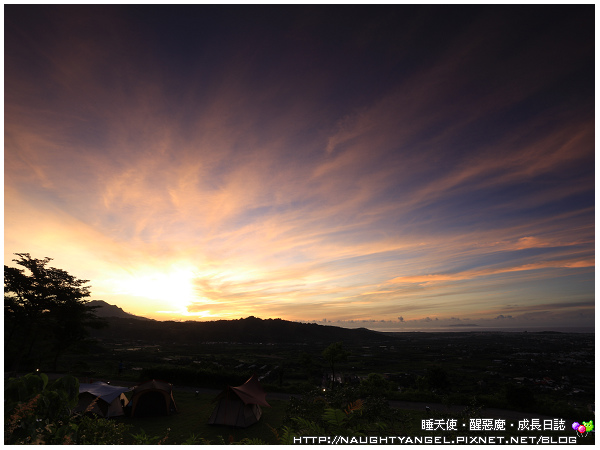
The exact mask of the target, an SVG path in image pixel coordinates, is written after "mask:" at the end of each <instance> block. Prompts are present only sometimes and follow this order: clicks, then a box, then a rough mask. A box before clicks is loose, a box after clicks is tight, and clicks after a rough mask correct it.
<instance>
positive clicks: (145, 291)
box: [111, 265, 198, 315]
mask: <svg viewBox="0 0 600 450" xmlns="http://www.w3.org/2000/svg"><path fill="white" fill-rule="evenodd" d="M196 277H197V274H196V272H195V270H194V269H193V268H192V267H190V266H183V265H172V266H171V267H170V268H169V269H168V270H160V269H157V268H148V269H141V270H137V271H135V272H132V273H129V274H127V275H126V276H124V277H121V278H119V279H112V280H111V281H112V282H113V285H114V289H115V292H118V293H119V294H125V295H131V296H135V297H139V298H145V299H148V300H159V301H161V303H163V304H164V305H169V311H162V312H164V313H167V312H168V313H172V314H182V315H189V313H188V310H187V307H188V305H189V304H191V303H192V302H194V301H197V300H198V294H197V292H196V289H195V287H194V279H195V278H196ZM194 315H196V314H194Z"/></svg>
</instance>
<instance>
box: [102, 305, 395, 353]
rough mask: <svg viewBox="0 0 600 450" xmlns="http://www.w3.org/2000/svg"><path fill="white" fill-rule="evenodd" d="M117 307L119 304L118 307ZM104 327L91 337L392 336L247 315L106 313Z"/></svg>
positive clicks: (266, 339)
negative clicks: (199, 317) (171, 317)
mask: <svg viewBox="0 0 600 450" xmlns="http://www.w3.org/2000/svg"><path fill="white" fill-rule="evenodd" d="M119 309H120V308H119ZM107 321H108V323H109V326H108V328H104V329H100V330H90V331H91V334H92V336H93V337H96V338H102V339H114V340H137V341H145V342H148V343H155V344H158V343H161V342H169V343H175V342H177V343H181V344H199V343H203V342H231V343H234V342H235V343H263V344H269V343H274V344H285V343H289V344H292V343H296V344H315V343H321V344H326V343H332V342H338V341H343V342H345V343H348V344H350V343H352V344H355V345H361V344H365V345H375V344H382V343H385V342H389V341H391V340H395V338H393V337H390V336H386V335H384V334H383V333H379V332H376V331H372V330H367V329H366V328H358V329H348V328H341V327H335V326H329V325H319V324H316V323H299V322H290V321H287V320H282V319H259V318H257V317H253V316H250V317H247V318H245V319H238V320H216V321H210V322H196V321H187V322H174V321H150V320H142V319H140V318H134V317H132V316H131V315H128V317H126V318H122V317H118V316H114V315H113V316H112V317H107Z"/></svg>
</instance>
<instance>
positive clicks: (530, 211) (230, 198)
mask: <svg viewBox="0 0 600 450" xmlns="http://www.w3.org/2000/svg"><path fill="white" fill-rule="evenodd" d="M217 10H218V9H217ZM217 10H215V12H213V14H224V13H223V12H217ZM192 11H193V10H189V13H190V14H191V13H192ZM303 11H304V10H303ZM410 11H413V10H412V9H411V10H410ZM475 11H476V13H475ZM31 13H32V10H29V9H27V8H25V7H21V8H17V7H13V8H10V9H9V10H8V13H7V41H6V49H7V51H6V61H7V72H6V85H7V96H6V103H5V218H6V220H5V261H10V259H11V254H12V253H14V252H22V251H28V252H30V253H31V254H32V255H34V256H39V257H43V256H50V257H54V258H55V259H56V264H57V266H61V267H64V268H65V269H66V270H72V271H73V272H74V273H76V274H77V275H78V276H80V277H83V278H89V279H91V280H93V285H94V286H95V287H97V289H98V292H101V293H102V295H103V296H104V298H105V299H106V300H107V301H108V300H110V299H111V298H114V299H115V300H114V301H115V302H117V301H118V302H119V306H122V307H124V308H125V309H126V310H128V311H132V312H135V313H138V314H146V315H153V316H155V317H174V316H173V314H174V313H164V312H163V313H160V312H157V311H175V310H177V311H183V312H184V313H186V314H192V315H193V314H197V315H200V316H202V315H203V316H205V317H239V316H242V315H244V314H256V315H263V316H278V317H283V318H289V319H294V320H309V319H310V318H311V317H320V316H324V315H326V316H328V317H329V318H330V320H344V321H350V320H355V319H356V320H359V319H360V318H369V320H371V319H373V320H391V318H395V317H397V316H398V314H402V316H403V317H404V318H405V321H406V322H409V321H410V320H417V319H414V318H415V317H418V316H419V315H422V316H423V317H434V316H436V315H434V314H432V311H434V310H435V311H441V312H444V315H445V316H448V317H453V316H456V317H458V313H457V314H453V311H456V312H461V313H462V311H464V310H465V309H469V308H471V309H475V310H477V311H479V310H481V311H487V312H486V313H485V315H484V316H481V317H482V318H483V319H485V320H493V319H494V318H496V317H500V316H503V317H507V316H508V315H512V314H511V313H510V311H508V312H507V311H505V310H503V309H501V308H500V307H499V306H498V305H500V304H501V303H502V302H504V303H505V304H506V303H510V302H511V301H513V300H514V301H519V302H525V303H527V304H532V305H533V304H536V301H537V299H538V298H539V297H540V296H544V297H545V298H546V296H549V297H548V298H549V303H548V304H550V305H551V304H557V303H558V302H559V301H560V300H561V299H564V298H572V299H574V300H573V301H578V299H581V298H584V297H586V296H587V297H589V296H590V295H591V293H590V286H591V284H593V283H592V282H591V280H593V269H594V264H595V262H594V249H593V244H594V240H595V238H594V214H593V212H594V204H593V185H594V173H593V160H594V143H593V138H594V122H593V108H591V109H590V105H589V104H588V103H589V102H588V103H586V102H579V100H580V99H581V98H582V95H583V94H582V92H583V93H584V94H587V93H588V91H586V90H585V89H583V88H581V87H576V85H574V84H573V85H571V84H569V83H565V82H564V80H565V79H569V80H570V79H572V78H573V77H575V76H576V75H577V74H580V73H582V71H584V69H585V68H586V67H587V58H588V57H589V51H588V50H586V49H585V48H582V47H580V46H577V48H573V47H575V46H576V45H579V43H580V41H583V38H581V37H580V36H579V35H578V34H575V35H572V36H571V37H569V39H570V41H569V42H571V41H572V42H573V43H572V44H571V45H567V44H563V40H561V37H560V36H559V35H556V34H555V31H554V28H552V27H551V26H550V25H547V26H546V25H543V24H541V23H538V22H536V23H538V25H539V27H541V28H540V30H538V31H539V34H533V33H532V34H530V33H528V32H527V31H526V30H525V29H523V28H522V27H521V25H519V24H521V22H520V20H521V19H520V18H518V17H517V16H515V15H514V14H513V13H512V12H510V10H509V9H507V10H504V11H503V12H502V14H501V17H502V20H500V19H498V18H496V16H495V14H494V13H493V12H492V10H491V9H490V10H487V9H485V8H484V9H481V10H480V9H477V10H473V12H472V13H471V14H469V15H467V16H466V17H467V18H461V19H460V20H464V21H465V23H464V25H465V26H464V27H460V28H459V29H460V30H461V31H457V32H453V33H450V34H449V35H448V37H447V45H444V46H439V45H438V44H432V43H429V44H423V45H428V46H429V47H428V53H427V54H430V55H432V56H431V58H430V59H422V58H420V57H419V55H418V54H416V53H414V54H413V53H412V51H413V50H410V49H411V48H412V47H411V46H409V45H408V44H409V43H410V42H411V41H410V40H411V39H418V38H419V37H420V36H423V33H424V30H435V29H436V27H437V26H438V25H439V23H438V22H436V20H439V18H438V19H436V18H435V17H433V16H431V17H430V16H428V14H430V13H427V12H425V11H424V10H423V11H419V14H416V15H414V17H413V18H412V20H413V22H411V23H412V27H409V28H406V30H407V31H406V33H405V34H402V33H399V32H398V31H395V29H394V28H391V27H390V26H391V25H390V23H388V22H386V20H384V19H383V17H379V15H378V14H375V15H374V16H373V17H370V16H369V17H370V19H361V18H360V15H359V16H356V17H354V18H353V19H352V20H350V19H349V20H350V22H349V23H352V26H350V25H348V27H347V28H344V27H338V30H339V33H341V34H340V36H339V37H338V38H337V40H336V39H333V40H331V37H329V38H330V39H322V38H323V36H325V35H326V32H325V30H324V29H323V28H321V26H319V25H315V23H320V21H322V23H327V14H326V13H324V12H321V13H319V14H317V16H316V17H319V21H317V22H311V20H309V19H308V17H309V16H311V15H309V16H306V15H305V14H304V13H303V14H298V15H293V14H287V13H286V14H283V16H282V17H281V18H280V20H282V22H281V23H282V24H283V23H285V24H286V26H285V27H284V28H285V29H286V30H288V31H286V33H281V30H278V29H274V28H269V27H267V28H265V27H264V26H260V24H262V22H261V20H263V19H260V18H259V17H256V18H254V19H253V21H251V22H245V21H243V20H241V16H238V15H237V14H234V15H233V16H232V17H230V19H231V21H229V22H226V23H228V24H229V25H222V26H223V27H225V28H223V29H219V27H217V28H215V25H214V24H209V23H207V24H206V27H205V32H204V33H205V34H202V35H200V34H197V33H196V32H195V31H194V30H195V29H197V27H196V28H188V27H187V26H186V25H185V24H184V25H181V26H182V27H183V28H181V30H180V31H181V32H182V33H183V34H185V35H186V36H188V40H186V41H185V42H183V41H179V40H178V39H177V38H176V37H175V36H174V35H171V34H168V33H165V34H162V33H161V32H160V31H157V30H158V29H159V28H160V27H159V28H157V27H154V28H153V26H152V25H150V24H152V23H155V20H156V17H155V16H154V14H155V13H154V12H153V10H152V9H151V8H147V9H138V10H136V13H139V14H141V16H140V17H144V18H145V21H144V20H136V19H132V17H131V14H130V13H131V10H129V9H128V8H121V7H116V6H115V7H113V6H110V7H109V6H106V7H90V8H85V7H77V8H75V7H68V6H63V7H55V8H54V7H40V8H39V9H36V10H35V14H33V15H32V14H31ZM411 14H412V13H411ZM577 14H580V13H575V12H572V13H570V15H567V16H568V17H566V16H565V17H566V18H565V19H564V24H565V26H572V23H575V22H576V21H575V22H574V21H573V17H576V16H577ZM175 16H177V14H176V15H175ZM434 16H435V15H434ZM169 17H170V16H169ZM177 17H180V16H177ZM311 17H312V16H311ZM390 17H391V16H390ZM436 17H437V16H436ZM32 18H35V19H36V20H41V21H42V23H44V24H45V25H44V26H43V27H36V26H34V22H35V21H34V20H33V19H32ZM59 18H60V20H59ZM63 19H64V22H63ZM371 19H372V20H373V23H388V26H386V27H384V28H379V31H378V33H380V34H375V35H373V34H371V33H370V32H367V31H366V30H371V29H373V28H372V27H371V28H370V27H369V26H367V22H369V20H371ZM375 19H377V20H375ZM198 20H201V19H198ZM202 20H204V19H202ZM363 20H364V22H363ZM504 20H505V21H507V23H513V24H514V26H515V27H516V28H515V30H516V31H515V33H516V36H519V37H520V38H521V39H520V41H519V42H522V45H521V44H520V45H518V46H517V47H515V48H512V47H511V44H510V42H509V41H506V39H508V40H510V39H512V38H510V37H507V36H506V35H505V33H503V32H502V30H503V29H505V22H503V21H504ZM552 20H553V22H552V23H553V24H556V23H563V20H562V19H560V18H559V17H558V16H556V17H555V16H553V19H552ZM184 22H185V21H184ZM107 23H110V27H108V28H107V27H106V24H107ZM160 23H163V25H161V26H167V25H165V24H168V23H169V21H168V20H166V19H165V21H164V22H160ZM224 23H225V22H224ZM243 23H245V25H243V26H244V27H245V28H244V29H245V30H246V32H245V33H244V34H241V31H235V30H236V26H237V27H239V26H240V24H243ZM310 23H313V25H311V26H310V27H309V28H306V27H308V26H309V24H310ZM59 24H63V25H62V26H59ZM418 24H421V25H418ZM569 24H571V25H569ZM311 27H312V28H311ZM420 27H424V28H423V29H420ZM160 29H162V28H160ZM309 29H312V31H311V32H309V31H307V30H309ZM104 30H108V31H106V33H107V34H106V36H105V37H104V38H100V37H99V36H100V35H103V34H102V33H100V31H103V33H104ZM261 30H262V31H261ZM357 30H358V31H357ZM360 30H363V31H360ZM494 30H495V31H494ZM163 31H164V30H163ZM224 31H226V33H224ZM262 33H267V34H268V35H269V36H271V37H269V38H267V37H266V35H263V34H262ZM324 33H325V34H324ZM357 33H358V34H357ZM361 33H363V34H361ZM564 33H567V31H564ZM559 34H560V33H559ZM358 35H361V36H363V37H362V38H360V39H359V38H358V37H357V36H358ZM474 35H477V36H479V37H480V39H472V36H474ZM72 36H77V39H76V42H75V41H73V39H72ZM218 36H228V38H227V39H221V38H218ZM273 36H277V39H272V37H273ZM342 36H343V38H342ZM391 37H393V38H394V39H390V38H391ZM396 41H397V42H399V43H400V44H401V45H398V46H393V45H392V42H396ZM161 42H162V44H161ZM323 42H330V43H331V44H330V45H331V47H327V46H323V45H322V43H323ZM334 42H335V43H334ZM436 42H437V41H436ZM383 43H386V44H383ZM542 43H543V45H542ZM161 45H162V47H161ZM565 45H566V47H565ZM549 46H550V47H553V46H554V47H556V48H557V50H556V51H550V50H548V48H549ZM400 47H401V48H403V50H402V51H399V50H398V48H400ZM509 47H510V48H512V51H507V50H506V49H507V48H509ZM379 54H386V55H388V57H386V58H379V57H375V56H372V55H379ZM22 55H28V56H26V57H25V56H22ZM369 55H371V56H369ZM391 55H393V57H392V56H391ZM360 67H363V68H364V69H361V70H359V69H358V68H360ZM349 68H351V69H352V70H349V71H347V72H345V71H344V70H346V69H349ZM385 74H389V75H387V76H386V75H385ZM542 75H543V76H542ZM573 79H575V78H573ZM583 85H584V86H588V85H589V83H587V84H586V82H585V80H584V83H583ZM556 86H560V89H561V92H562V94H560V95H559V94H558V93H557V92H556ZM356 87H359V89H357V88H356ZM591 89H593V83H592V84H591ZM584 91H585V92H584ZM541 99H545V100H541ZM557 118H558V119H557ZM182 267H185V268H186V269H185V270H183V269H181V268H182ZM174 268H179V269H174ZM161 273H162V274H171V277H172V279H173V281H171V282H173V283H177V284H178V285H184V286H185V290H182V291H181V293H180V295H179V296H180V299H179V300H174V299H173V298H164V300H163V301H162V303H161V301H160V300H159V299H153V300H152V301H151V302H150V303H148V304H150V305H152V306H151V307H150V309H147V308H145V306H144V302H143V301H141V298H139V296H136V295H134V293H133V292H134V287H135V286H139V284H136V283H137V281H136V280H138V281H139V280H140V279H142V280H144V279H145V280H160V279H164V280H165V281H164V283H165V284H168V283H169V282H170V281H169V279H168V277H167V278H161V275H160V274H161ZM183 274H185V277H184V278H181V277H183ZM549 280H550V284H553V286H554V287H555V289H554V292H548V289H547V288H545V287H544V283H547V282H548V281H549ZM128 283H129V284H128ZM111 290H114V292H113V291H111ZM123 292H129V294H127V295H129V297H128V296H127V295H125V294H123ZM165 292H166V290H165ZM166 297H167V296H166ZM490 302H491V303H490ZM121 303H123V304H121ZM171 303H174V304H176V305H177V308H171V307H169V304H171ZM148 304H147V305H148ZM490 304H492V305H493V307H488V306H489V305H490ZM400 306H402V308H400ZM399 309H402V310H399ZM482 314H483V313H482ZM436 317H437V316H436ZM540 320H541V319H540Z"/></svg>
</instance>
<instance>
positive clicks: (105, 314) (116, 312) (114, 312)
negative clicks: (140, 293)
mask: <svg viewBox="0 0 600 450" xmlns="http://www.w3.org/2000/svg"><path fill="white" fill-rule="evenodd" d="M87 305H88V306H95V307H97V308H96V309H95V310H94V313H95V314H96V316H98V317H102V318H109V317H119V318H121V319H139V320H152V319H148V318H146V317H141V316H136V315H134V314H129V313H127V312H125V311H123V310H122V309H121V308H119V307H118V306H116V305H111V304H109V303H106V302H105V301H104V300H91V301H89V302H87Z"/></svg>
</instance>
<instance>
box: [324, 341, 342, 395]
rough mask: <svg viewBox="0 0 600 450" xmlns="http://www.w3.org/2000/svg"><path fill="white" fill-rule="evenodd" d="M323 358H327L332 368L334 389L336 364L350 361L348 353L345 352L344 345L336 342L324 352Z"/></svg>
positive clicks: (332, 385)
mask: <svg viewBox="0 0 600 450" xmlns="http://www.w3.org/2000/svg"><path fill="white" fill-rule="evenodd" d="M323 358H325V360H326V361H327V362H328V363H329V366H330V367H331V387H332V388H333V387H334V386H335V364H336V363H338V362H340V361H345V360H346V359H348V352H347V351H346V350H344V343H343V342H336V343H334V344H331V345H330V346H329V347H327V348H326V349H325V350H323Z"/></svg>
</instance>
